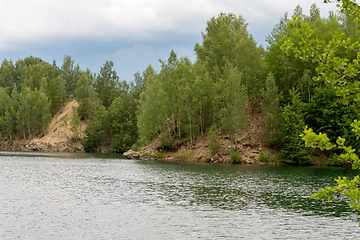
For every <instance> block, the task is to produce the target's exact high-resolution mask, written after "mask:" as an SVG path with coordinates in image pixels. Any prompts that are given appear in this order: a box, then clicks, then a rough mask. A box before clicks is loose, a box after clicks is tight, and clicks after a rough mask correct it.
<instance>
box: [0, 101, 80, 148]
mask: <svg viewBox="0 0 360 240" xmlns="http://www.w3.org/2000/svg"><path fill="white" fill-rule="evenodd" d="M78 106H79V104H78V103H77V102H76V101H75V100H74V99H71V100H69V101H68V102H67V103H66V104H65V106H64V107H62V108H61V109H60V110H59V111H58V113H57V114H56V115H55V116H54V118H53V119H52V121H51V123H50V124H49V126H48V128H47V130H46V131H45V132H44V135H43V136H41V137H36V138H33V139H30V140H29V139H26V140H25V142H24V139H15V140H14V142H13V144H12V145H10V144H9V141H5V142H3V143H1V146H0V149H1V150H15V151H44V152H83V151H84V148H83V146H82V145H81V143H80V142H79V141H78V142H76V141H74V139H75V134H74V133H73V132H71V130H70V120H71V117H72V116H73V109H72V107H78ZM85 128H86V123H85V122H83V124H82V128H81V131H80V134H79V136H78V137H79V138H81V137H82V136H83V134H84V130H85Z"/></svg>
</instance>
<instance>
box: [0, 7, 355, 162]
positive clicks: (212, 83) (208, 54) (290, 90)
mask: <svg viewBox="0 0 360 240" xmlns="http://www.w3.org/2000/svg"><path fill="white" fill-rule="evenodd" d="M298 17H300V18H298ZM354 18H355V17H354V16H352V15H349V14H345V13H344V12H340V11H339V12H330V13H329V16H328V17H326V18H324V17H321V16H320V9H319V8H318V7H317V6H316V5H315V4H313V5H312V6H311V8H310V13H309V14H304V12H303V10H302V8H301V7H300V6H298V7H296V9H294V11H293V13H292V15H291V16H290V15H289V14H288V13H286V14H285V15H284V16H283V17H282V18H281V19H280V21H279V23H278V24H277V25H276V26H274V28H273V30H272V31H271V33H269V35H268V36H267V38H266V41H267V43H268V46H267V47H266V49H264V48H263V47H262V46H261V45H260V46H258V45H257V43H256V41H255V39H254V38H253V36H252V35H251V33H249V31H248V29H247V26H248V23H246V21H245V19H244V18H243V17H242V16H241V15H236V14H231V13H229V14H226V13H220V14H219V15H218V16H216V17H213V18H211V19H210V20H209V21H208V22H207V27H206V29H205V32H203V33H202V42H201V43H196V44H195V46H194V51H195V53H196V56H197V59H196V61H194V62H191V61H190V60H189V59H188V58H187V57H179V56H177V54H176V53H175V52H174V51H171V52H170V54H169V58H168V59H167V60H160V63H161V69H160V70H159V71H155V70H154V68H153V67H152V66H151V65H149V66H148V67H147V68H146V69H145V70H144V71H142V72H137V73H135V75H134V79H133V80H132V81H129V82H127V81H120V80H119V79H120V78H119V76H118V74H117V72H116V71H115V70H114V64H113V62H112V61H106V62H105V63H104V64H103V65H102V66H101V67H100V71H99V73H98V74H95V73H92V72H91V71H90V70H89V69H86V70H83V69H81V68H80V66H79V65H76V64H75V61H74V60H73V59H72V58H71V57H70V56H65V57H64V59H63V62H62V65H61V66H57V63H56V62H55V61H54V62H52V63H48V62H45V61H43V60H42V59H41V58H38V57H33V56H30V57H27V58H24V59H18V60H17V61H12V60H7V59H4V60H3V61H2V63H1V66H0V140H1V141H8V142H12V141H13V139H15V138H23V139H24V140H27V139H31V138H33V137H35V136H41V135H42V134H43V133H44V131H45V130H46V127H47V125H48V124H49V122H50V121H51V119H52V116H53V115H54V114H56V113H57V112H58V111H59V110H60V109H61V107H62V106H63V105H64V103H65V102H66V101H67V100H68V99H76V100H77V101H78V102H79V107H78V109H77V112H76V113H77V114H75V115H74V116H75V118H78V120H85V121H87V123H88V124H87V128H86V130H85V137H84V138H83V139H81V141H82V144H83V146H84V148H85V150H86V151H88V152H97V151H98V149H99V148H101V147H102V146H108V147H110V148H111V150H112V151H113V152H115V153H122V152H124V151H127V150H129V149H133V150H139V149H141V148H142V147H144V146H146V145H147V144H148V143H149V142H150V141H151V140H152V139H154V138H160V139H161V144H162V147H164V148H169V147H171V144H172V142H173V141H174V140H175V139H181V140H183V141H189V142H190V143H192V142H193V141H194V140H195V139H196V138H200V137H202V136H204V134H205V133H214V132H216V136H217V135H220V134H223V133H226V134H229V136H230V137H231V139H232V140H234V142H235V143H237V137H238V135H239V134H240V133H241V132H242V131H244V130H245V128H246V126H247V121H248V119H249V114H252V113H253V111H254V106H255V105H256V104H260V106H261V111H262V119H263V122H264V126H265V131H264V133H263V139H264V143H265V144H266V145H267V146H269V147H272V148H276V149H278V150H279V153H280V156H281V160H282V161H283V162H285V163H288V164H296V165H303V164H309V163H311V161H312V157H311V151H312V148H310V147H309V146H305V144H304V141H303V140H302V139H301V137H300V135H301V134H302V133H303V132H304V128H305V127H308V128H311V129H312V130H313V131H314V132H322V133H323V134H326V135H327V137H328V138H329V141H332V142H335V141H336V139H337V138H338V136H341V137H343V138H345V139H347V141H348V143H349V145H351V146H353V147H355V148H356V149H358V148H359V147H360V146H359V142H358V141H357V135H356V134H355V133H354V132H353V131H352V127H351V123H352V122H353V120H354V119H359V117H360V116H359V111H358V108H357V102H355V101H348V102H346V103H344V101H341V100H339V94H338V92H337V89H336V88H334V87H333V86H331V85H329V84H326V83H324V82H323V81H319V80H318V77H317V76H318V75H319V72H318V71H317V70H318V68H319V61H318V62H316V61H308V60H307V59H305V58H301V57H299V53H296V51H288V50H287V48H286V43H287V42H288V41H291V42H292V43H293V45H292V48H293V49H301V47H302V46H301V38H302V37H301V36H299V35H296V34H293V30H292V28H291V26H289V25H290V22H289V20H291V19H299V22H300V23H301V24H307V26H308V27H309V29H311V30H312V31H311V32H312V38H314V39H318V40H319V41H322V42H323V43H326V44H331V43H332V41H333V36H334V35H336V34H342V36H345V37H346V38H347V39H348V41H349V44H353V43H355V42H356V40H357V39H358V38H359V36H360V31H359V29H358V28H357V26H356V24H355V23H354ZM324 46H325V45H324ZM336 54H337V55H339V56H342V57H343V58H346V59H348V60H349V61H352V60H354V59H356V58H357V55H358V51H347V50H346V49H345V48H343V47H341V46H340V47H338V49H337V52H336ZM300 56H301V54H300ZM73 122H74V123H75V122H76V121H75V120H74V121H73ZM209 147H210V148H211V147H212V145H211V144H209ZM211 151H215V152H216V149H215V147H213V148H212V149H211ZM235 151H236V148H235ZM340 153H341V151H340V150H339V149H335V148H334V149H327V150H325V154H327V156H328V159H329V160H328V164H329V165H334V164H337V163H336V162H337V160H336V156H337V155H339V154H340Z"/></svg>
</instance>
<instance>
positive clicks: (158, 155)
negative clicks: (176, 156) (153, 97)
mask: <svg viewBox="0 0 360 240" xmlns="http://www.w3.org/2000/svg"><path fill="white" fill-rule="evenodd" d="M155 157H156V158H164V157H165V154H164V153H162V152H157V153H156V154H155Z"/></svg>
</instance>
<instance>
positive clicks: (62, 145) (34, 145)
mask: <svg viewBox="0 0 360 240" xmlns="http://www.w3.org/2000/svg"><path fill="white" fill-rule="evenodd" d="M0 150H4V151H39V152H85V151H84V147H83V146H82V145H81V143H79V142H75V143H74V142H71V141H62V142H56V143H49V142H42V141H31V142H28V143H25V144H20V143H14V144H12V145H10V144H6V143H4V144H3V145H1V146H0Z"/></svg>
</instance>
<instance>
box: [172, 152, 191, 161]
mask: <svg viewBox="0 0 360 240" xmlns="http://www.w3.org/2000/svg"><path fill="white" fill-rule="evenodd" d="M174 157H175V159H181V160H183V161H189V160H192V159H193V155H192V154H191V153H183V154H177V155H175V156H174Z"/></svg>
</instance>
